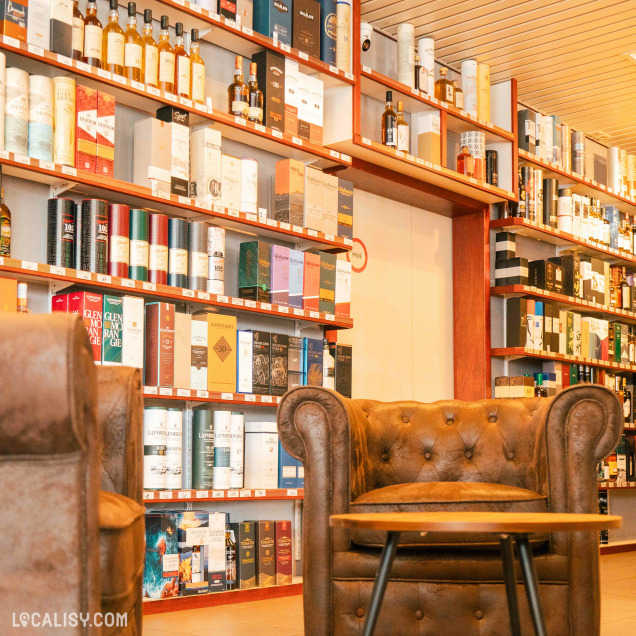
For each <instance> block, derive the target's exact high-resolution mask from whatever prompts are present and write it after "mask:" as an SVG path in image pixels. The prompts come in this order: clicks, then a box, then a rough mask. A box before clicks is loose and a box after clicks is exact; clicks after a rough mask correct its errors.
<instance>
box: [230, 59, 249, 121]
mask: <svg viewBox="0 0 636 636" xmlns="http://www.w3.org/2000/svg"><path fill="white" fill-rule="evenodd" d="M227 99H228V110H229V113H230V115H234V116H235V117H244V118H247V114H248V112H249V89H248V87H247V84H246V83H245V82H244V81H243V57H242V56H241V55H237V56H236V60H235V62H234V81H233V82H232V83H231V84H230V85H229V86H228V87H227Z"/></svg>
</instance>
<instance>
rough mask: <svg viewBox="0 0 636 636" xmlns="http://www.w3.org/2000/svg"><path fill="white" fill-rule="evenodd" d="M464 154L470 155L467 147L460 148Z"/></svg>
mask: <svg viewBox="0 0 636 636" xmlns="http://www.w3.org/2000/svg"><path fill="white" fill-rule="evenodd" d="M465 152H466V153H469V154H470V150H469V148H468V146H462V154H463V153H465Z"/></svg>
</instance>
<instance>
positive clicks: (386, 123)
mask: <svg viewBox="0 0 636 636" xmlns="http://www.w3.org/2000/svg"><path fill="white" fill-rule="evenodd" d="M397 136H398V135H397V116H396V114H395V111H394V110H393V92H392V91H387V92H386V106H385V108H384V112H383V113H382V143H383V144H384V145H385V146H389V148H397Z"/></svg>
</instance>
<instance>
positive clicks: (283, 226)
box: [278, 221, 302, 232]
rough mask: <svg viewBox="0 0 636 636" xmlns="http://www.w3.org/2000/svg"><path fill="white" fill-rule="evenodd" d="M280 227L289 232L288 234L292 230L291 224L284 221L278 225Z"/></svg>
mask: <svg viewBox="0 0 636 636" xmlns="http://www.w3.org/2000/svg"><path fill="white" fill-rule="evenodd" d="M278 227H280V229H281V230H287V231H288V232H289V231H290V230H291V224H290V223H283V222H282V221H281V222H280V223H279V224H278ZM301 231H302V228H301Z"/></svg>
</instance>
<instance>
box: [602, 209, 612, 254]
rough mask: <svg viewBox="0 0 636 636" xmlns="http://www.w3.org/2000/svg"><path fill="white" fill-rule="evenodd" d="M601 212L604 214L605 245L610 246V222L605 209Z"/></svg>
mask: <svg viewBox="0 0 636 636" xmlns="http://www.w3.org/2000/svg"><path fill="white" fill-rule="evenodd" d="M601 214H602V216H603V245H605V247H609V246H610V243H611V240H612V239H611V228H610V222H609V221H608V220H607V217H606V216H605V213H604V211H603V212H601Z"/></svg>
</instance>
